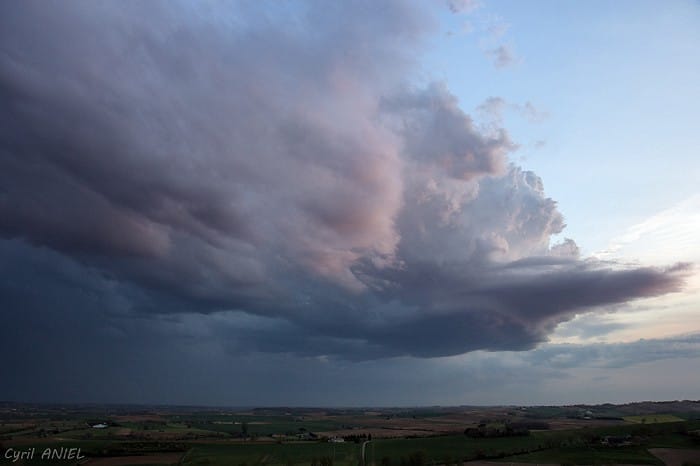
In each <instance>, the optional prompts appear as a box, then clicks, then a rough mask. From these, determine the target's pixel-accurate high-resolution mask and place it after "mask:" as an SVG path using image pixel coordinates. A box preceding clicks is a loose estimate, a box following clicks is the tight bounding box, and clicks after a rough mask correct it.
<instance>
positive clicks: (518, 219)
mask: <svg viewBox="0 0 700 466" xmlns="http://www.w3.org/2000/svg"><path fill="white" fill-rule="evenodd" d="M1 8H2V15H0V16H1V17H2V19H0V26H1V27H0V93H1V94H2V99H3V102H4V106H5V109H4V110H3V112H2V113H1V114H0V123H1V126H0V187H1V188H0V235H2V237H4V238H5V241H21V242H25V243H30V244H32V245H33V246H34V247H36V248H40V247H46V248H51V249H52V250H54V251H57V252H59V253H61V254H63V255H64V256H67V257H70V258H72V259H73V260H75V261H77V262H78V263H80V264H83V265H84V266H85V267H89V268H90V270H99V271H101V273H105V274H107V275H108V276H109V277H110V279H111V280H116V281H118V282H123V283H128V284H129V286H133V287H136V288H138V289H139V290H140V293H142V294H143V295H148V296H150V297H151V298H150V302H151V303H155V304H154V305H151V306H149V309H152V308H154V307H155V308H159V306H158V303H160V304H161V305H160V308H159V309H158V311H159V312H182V313H194V314H196V313H203V314H208V313H216V312H227V313H233V314H230V315H254V316H256V317H255V318H256V319H260V321H259V323H260V326H259V327H255V328H253V329H251V328H247V327H246V328H244V327H241V326H240V325H237V324H236V323H235V322H234V323H233V324H231V325H230V326H228V327H227V328H229V329H230V332H231V334H230V339H231V340H232V341H247V343H246V345H247V346H248V347H250V348H254V349H255V348H257V349H259V350H261V351H276V352H299V353H303V354H335V355H338V356H340V357H348V358H381V357H387V356H397V355H406V354H408V355H414V356H420V357H432V356H444V355H451V354H459V353H464V352H467V351H472V350H476V349H490V350H498V349H527V348H531V347H533V345H536V344H537V343H538V342H541V341H544V340H545V339H546V337H547V335H548V334H549V333H550V332H551V331H552V330H553V329H554V327H555V326H556V325H557V324H558V323H560V322H563V321H565V320H568V319H571V318H572V317H573V316H574V315H575V314H576V313H577V312H584V311H587V310H591V309H595V308H597V307H600V306H605V305H609V304H613V303H624V302H627V301H630V300H634V299H637V298H643V297H649V296H656V295H661V294H664V293H669V292H673V291H677V290H679V288H680V286H681V284H682V281H683V277H684V276H685V274H687V271H688V268H687V267H686V266H677V267H670V268H666V269H653V268H622V267H619V266H617V265H616V264H609V263H600V262H590V261H583V260H580V259H579V258H578V248H577V247H576V244H575V243H574V242H573V241H572V240H567V241H566V242H565V243H563V244H561V245H559V246H555V247H550V238H551V236H552V235H554V234H558V233H561V232H562V231H563V229H564V227H565V224H564V219H563V216H562V214H561V213H560V212H559V211H558V210H557V206H556V202H555V201H554V200H552V199H550V198H548V197H547V196H546V195H545V193H544V188H543V183H542V180H541V179H540V178H539V177H538V176H537V175H536V174H534V173H532V172H529V171H526V170H523V169H521V168H520V167H518V166H515V165H512V164H510V163H509V162H508V153H509V152H511V151H513V150H515V148H516V147H517V146H516V144H515V143H514V142H513V141H511V139H510V137H509V135H508V133H507V131H506V130H505V129H503V128H495V129H493V130H492V131H489V132H488V134H486V133H483V132H481V131H480V130H479V129H478V128H477V127H476V126H475V125H474V123H473V122H472V119H471V118H470V116H469V115H467V114H466V113H465V112H464V111H462V110H461V109H460V107H459V105H458V101H457V99H456V97H455V96H454V95H453V94H451V93H450V91H449V90H448V89H447V88H446V87H445V86H444V85H443V84H440V83H434V84H430V85H428V86H416V84H415V82H413V80H412V79H411V76H412V75H411V73H412V71H413V70H414V69H415V68H414V64H413V63H412V54H411V50H412V48H414V47H418V46H419V45H420V38H421V36H422V34H423V33H424V31H425V30H426V29H427V27H426V26H424V25H423V18H424V15H423V14H422V13H421V11H420V7H419V6H417V5H414V4H410V3H408V2H382V3H381V6H377V5H375V4H374V3H373V2H367V3H366V4H363V5H360V4H357V3H353V4H352V5H347V4H345V5H342V6H340V5H329V4H327V3H324V2H318V3H314V2H311V3H309V4H308V6H307V7H306V9H305V10H304V11H302V12H299V11H296V12H295V15H294V16H291V17H290V16H289V14H288V13H289V12H286V11H284V8H281V9H280V10H278V11H273V12H270V11H263V10H261V9H259V7H257V6H251V5H247V6H243V5H226V6H222V5H219V6H217V7H216V8H215V9H216V10H217V11H211V10H207V9H206V8H204V7H199V6H191V5H181V4H172V3H168V4H167V6H166V4H164V3H149V4H133V3H129V4H121V3H111V4H110V3H93V2H90V3H88V2H85V3H80V2H78V3H75V4H71V5H64V6H63V7H62V8H61V9H60V10H54V9H52V7H51V6H49V5H47V4H44V3H40V2H23V3H22V4H21V5H12V6H11V7H10V6H9V5H5V6H3V7H1ZM290 21H291V23H290ZM497 58H498V57H497ZM498 60H501V59H500V58H498ZM8 244H11V243H8ZM22 250H24V249H22ZM125 299H126V298H125ZM129 299H134V300H137V298H129ZM135 302H136V301H135ZM13 306H18V307H21V306H22V304H21V302H14V304H13ZM234 320H235V319H234ZM246 322H248V321H246ZM263 322H268V323H269V325H268V324H265V325H263ZM251 335H258V336H259V338H253V339H251ZM275 342H277V343H275Z"/></svg>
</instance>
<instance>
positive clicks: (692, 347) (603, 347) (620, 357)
mask: <svg viewBox="0 0 700 466" xmlns="http://www.w3.org/2000/svg"><path fill="white" fill-rule="evenodd" d="M697 357H700V335H686V336H678V337H670V338H659V339H648V340H645V339H642V340H637V341H633V342H628V343H597V344H580V345H575V344H557V345H546V346H544V347H542V348H539V349H537V350H535V351H533V352H531V353H529V354H528V355H527V359H528V360H530V361H531V362H534V363H536V364H545V365H549V366H552V367H560V368H573V367H600V368H621V367H628V366H634V365H637V364H641V363H648V362H653V361H661V360H667V359H678V358H697Z"/></svg>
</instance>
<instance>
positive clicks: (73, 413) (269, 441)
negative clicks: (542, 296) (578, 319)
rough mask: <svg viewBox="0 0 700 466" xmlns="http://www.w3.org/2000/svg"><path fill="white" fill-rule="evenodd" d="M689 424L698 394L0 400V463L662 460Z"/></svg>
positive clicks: (412, 464)
mask: <svg viewBox="0 0 700 466" xmlns="http://www.w3.org/2000/svg"><path fill="white" fill-rule="evenodd" d="M698 432H700V402H669V403H635V404H627V405H598V406H583V405H577V406H540V407H522V406H520V407H519V406H503V407H469V406H464V407H448V408H446V407H431V408H372V409H321V408H258V409H255V408H240V409H237V408H220V409H219V408H217V409H213V408H197V407H192V408H186V407H162V406H155V407H129V406H126V407H119V406H42V405H14V404H0V445H1V447H2V448H1V450H2V451H1V453H2V454H3V457H1V458H0V464H26V465H30V464H65V465H70V464H84V465H96V466H100V465H102V466H109V465H114V466H116V465H138V464H142V465H145V464H150V465H167V464H179V465H192V466H194V465H212V466H216V465H233V466H268V465H269V466H359V465H362V464H365V465H366V466H375V465H376V466H432V465H448V466H454V465H457V464H461V463H463V462H469V461H481V462H484V461H489V462H508V463H547V464H613V463H617V464H623V463H624V464H650V465H662V464H664V461H666V460H665V459H663V458H676V459H677V458H691V459H692V458H695V456H693V452H697V451H700V435H698ZM363 444H364V445H365V449H366V452H365V457H364V461H363V457H362V446H363ZM70 448H73V449H80V455H81V458H80V459H65V458H63V459H54V460H46V459H41V458H40V456H41V455H42V453H43V452H44V451H46V450H47V449H49V450H51V449H54V450H60V449H63V450H65V451H67V450H68V449H70ZM32 451H33V452H34V454H33V456H31V455H30V453H31V452H32ZM8 452H9V453H8ZM23 452H24V453H25V455H24V456H23V457H22V458H17V461H14V462H13V459H15V457H14V456H13V455H15V454H16V455H18V456H19V455H21V453H23ZM653 452H656V453H653ZM659 452H661V453H659ZM664 455H665V456H664ZM30 456H31V457H30ZM668 461H671V460H668ZM674 461H675V460H674ZM467 464H468V463H467ZM475 464H477V463H475Z"/></svg>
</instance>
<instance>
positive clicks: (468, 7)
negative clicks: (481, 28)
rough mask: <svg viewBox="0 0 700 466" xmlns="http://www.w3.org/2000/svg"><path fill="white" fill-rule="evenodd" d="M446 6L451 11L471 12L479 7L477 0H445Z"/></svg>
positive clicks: (479, 3)
mask: <svg viewBox="0 0 700 466" xmlns="http://www.w3.org/2000/svg"><path fill="white" fill-rule="evenodd" d="M447 7H448V8H449V9H450V11H452V13H471V12H473V11H474V10H477V9H478V8H480V7H481V2H480V1H479V0H447Z"/></svg>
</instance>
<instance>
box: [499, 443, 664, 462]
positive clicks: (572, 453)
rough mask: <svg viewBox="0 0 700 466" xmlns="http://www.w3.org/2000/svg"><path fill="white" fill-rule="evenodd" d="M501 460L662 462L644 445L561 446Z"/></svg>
mask: <svg viewBox="0 0 700 466" xmlns="http://www.w3.org/2000/svg"><path fill="white" fill-rule="evenodd" d="M496 461H501V462H508V463H510V462H519V463H559V464H655V465H663V464H664V463H663V462H662V461H661V460H659V459H658V458H657V457H655V456H654V455H652V454H651V453H649V452H648V451H647V449H646V448H645V447H621V448H604V449H603V448H591V447H584V446H580V447H563V448H553V449H551V450H546V451H536V452H532V453H526V454H523V455H515V456H508V457H505V458H501V459H498V460H496Z"/></svg>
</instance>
